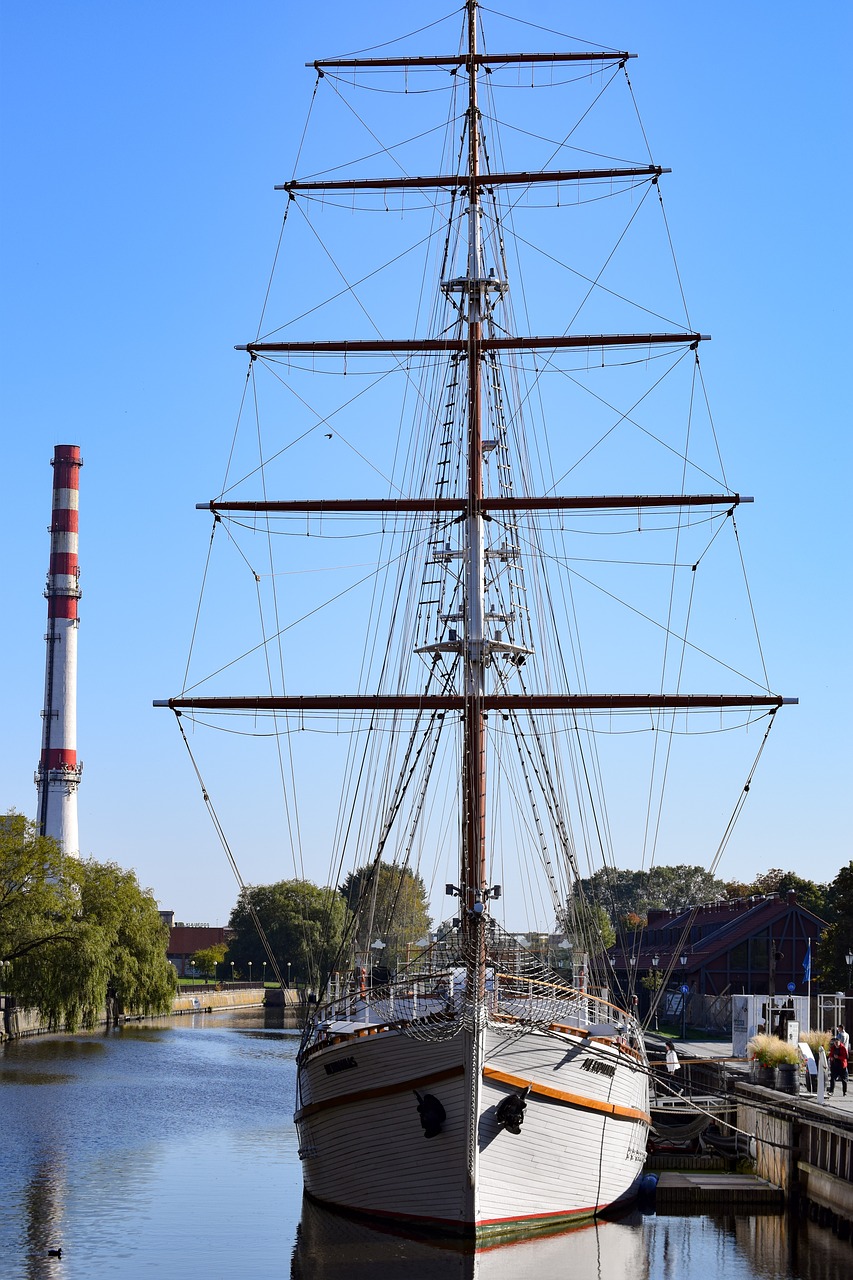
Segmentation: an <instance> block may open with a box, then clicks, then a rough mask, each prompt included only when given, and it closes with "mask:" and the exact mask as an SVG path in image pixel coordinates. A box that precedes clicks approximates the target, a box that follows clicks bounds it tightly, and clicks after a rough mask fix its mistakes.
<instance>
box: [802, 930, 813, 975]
mask: <svg viewBox="0 0 853 1280" xmlns="http://www.w3.org/2000/svg"><path fill="white" fill-rule="evenodd" d="M811 980H812V940H811V938H809V945H808V946H807V947H806V958H805V960H804V961H803V982H811Z"/></svg>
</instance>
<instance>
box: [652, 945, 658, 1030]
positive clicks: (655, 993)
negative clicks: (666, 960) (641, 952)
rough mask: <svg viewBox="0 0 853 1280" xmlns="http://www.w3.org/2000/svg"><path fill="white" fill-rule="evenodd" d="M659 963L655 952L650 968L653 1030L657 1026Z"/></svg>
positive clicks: (656, 1028)
mask: <svg viewBox="0 0 853 1280" xmlns="http://www.w3.org/2000/svg"><path fill="white" fill-rule="evenodd" d="M659 964H660V956H659V955H658V953H657V952H655V954H654V955H653V956H652V969H653V970H654V986H653V987H652V1003H653V1004H654V1007H655V1031H657V1030H659V1028H658V965H659Z"/></svg>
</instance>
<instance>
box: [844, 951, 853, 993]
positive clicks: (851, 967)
mask: <svg viewBox="0 0 853 1280" xmlns="http://www.w3.org/2000/svg"><path fill="white" fill-rule="evenodd" d="M844 959H845V960H846V961H847V990H848V991H849V990H850V987H851V985H853V984H851V975H853V949H851V948H850V947H848V949H847V955H846V956H845V957H844Z"/></svg>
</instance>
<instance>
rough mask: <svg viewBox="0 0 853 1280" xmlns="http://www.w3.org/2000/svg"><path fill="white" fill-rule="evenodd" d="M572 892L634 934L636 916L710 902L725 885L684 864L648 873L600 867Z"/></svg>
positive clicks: (705, 873)
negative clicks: (591, 901) (599, 904)
mask: <svg viewBox="0 0 853 1280" xmlns="http://www.w3.org/2000/svg"><path fill="white" fill-rule="evenodd" d="M575 892H576V894H580V895H581V896H583V897H586V898H590V899H594V900H595V901H597V902H600V903H601V904H602V906H603V907H604V908H605V910H606V911H607V914H608V916H609V917H610V920H611V921H612V923H613V924H614V925H615V924H618V923H620V922H622V923H623V925H624V926H625V927H628V928H629V929H631V930H632V931H633V930H635V929H636V927H637V925H636V923H635V920H636V917H646V918H647V917H648V913H649V911H652V910H664V911H677V910H679V908H681V907H692V906H695V905H696V904H697V903H701V902H713V901H715V900H716V899H717V898H721V897H723V896H724V895H725V892H726V886H725V885H724V884H723V882H722V880H715V879H714V877H713V876H712V875H711V873H710V872H709V871H706V870H705V868H704V867H692V866H687V865H685V864H681V865H680V866H676V867H664V866H656V867H652V868H651V870H649V871H627V870H624V869H617V868H614V867H601V868H600V869H599V870H598V871H596V872H595V874H594V875H592V876H591V877H590V878H589V879H588V880H581V881H580V884H579V885H578V886H576V889H575ZM632 917H633V919H632ZM629 921H630V923H628V922H629Z"/></svg>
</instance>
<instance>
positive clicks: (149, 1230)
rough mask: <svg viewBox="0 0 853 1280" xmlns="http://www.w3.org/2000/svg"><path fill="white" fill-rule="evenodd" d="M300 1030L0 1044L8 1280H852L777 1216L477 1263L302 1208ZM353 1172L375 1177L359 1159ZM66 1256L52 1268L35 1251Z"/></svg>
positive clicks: (848, 1257) (513, 1253)
mask: <svg viewBox="0 0 853 1280" xmlns="http://www.w3.org/2000/svg"><path fill="white" fill-rule="evenodd" d="M297 1045H298V1035H297V1033H296V1031H295V1030H287V1029H284V1030H282V1029H281V1028H280V1027H279V1028H278V1029H275V1028H265V1027H264V1025H263V1019H262V1015H261V1014H260V1013H255V1012H252V1013H248V1014H235V1013H228V1014H222V1015H205V1016H202V1015H199V1016H196V1017H193V1018H180V1019H166V1020H163V1021H162V1022H158V1023H150V1024H145V1025H132V1026H130V1027H125V1028H123V1029H122V1030H120V1031H115V1032H111V1033H109V1034H107V1035H104V1034H98V1035H89V1036H75V1037H62V1038H60V1037H56V1038H47V1037H44V1038H38V1039H32V1040H25V1041H22V1042H20V1043H17V1044H13V1045H7V1046H5V1047H0V1276H2V1277H3V1280H43V1278H46V1277H49V1278H50V1280H72V1278H74V1280H77V1278H79V1280H83V1278H84V1277H85V1278H86V1280H101V1278H102V1277H121V1278H122V1280H137V1278H138V1277H145V1276H147V1275H156V1276H157V1277H162V1278H163V1280H170V1278H171V1277H175V1280H178V1278H180V1280H188V1278H189V1280H195V1278H196V1277H197V1278H198V1280H220V1277H221V1278H222V1280H235V1277H250V1280H272V1278H274V1277H281V1278H282V1280H287V1278H288V1277H296V1278H298V1280H326V1278H327V1277H329V1278H331V1277H336V1278H341V1280H344V1278H345V1280H367V1278H368V1277H370V1280H457V1278H458V1280H462V1277H470V1276H477V1277H482V1278H483V1280H509V1278H510V1277H528V1276H534V1277H535V1280H552V1278H553V1280H557V1277H560V1278H563V1277H565V1278H568V1277H572V1278H573V1280H598V1277H602V1278H604V1280H669V1278H670V1277H671V1278H672V1280H676V1278H677V1280H689V1278H690V1277H693V1276H697V1277H701V1280H751V1278H753V1277H762V1278H763V1277H768V1280H770V1278H772V1280H842V1277H843V1278H844V1280H847V1278H848V1277H849V1276H850V1275H851V1274H853V1248H851V1246H850V1245H848V1244H843V1243H841V1242H839V1241H838V1240H836V1239H835V1237H833V1236H832V1235H831V1234H830V1233H829V1232H826V1231H821V1230H819V1229H818V1228H815V1227H811V1226H809V1227H800V1228H799V1229H798V1230H794V1228H793V1227H792V1225H791V1224H790V1222H788V1221H787V1220H786V1219H785V1218H782V1217H779V1216H774V1215H768V1216H760V1217H746V1216H744V1217H736V1216H734V1215H718V1216H715V1217H713V1218H712V1217H699V1218H696V1217H693V1218H681V1217H664V1216H661V1217H645V1218H644V1217H641V1216H640V1215H639V1214H634V1215H632V1216H630V1217H629V1218H626V1219H625V1220H623V1221H620V1222H617V1223H605V1224H600V1225H597V1226H592V1227H586V1228H582V1229H578V1230H575V1231H573V1232H570V1233H566V1234H564V1235H560V1236H554V1237H551V1238H549V1239H545V1240H538V1241H532V1242H530V1243H527V1244H520V1245H512V1246H505V1247H501V1248H495V1249H491V1250H488V1251H485V1252H482V1253H480V1254H478V1255H477V1256H476V1258H474V1257H472V1256H471V1255H470V1254H467V1253H465V1252H463V1251H461V1250H460V1249H458V1248H454V1247H452V1246H449V1245H448V1246H442V1245H438V1244H436V1243H435V1242H431V1241H421V1240H417V1239H406V1238H404V1237H400V1236H397V1235H394V1234H392V1233H388V1232H382V1231H378V1230H375V1229H373V1228H371V1227H367V1226H365V1225H364V1224H362V1223H359V1222H350V1221H348V1220H346V1219H343V1218H341V1217H339V1216H337V1215H334V1214H331V1213H327V1212H324V1211H322V1210H320V1209H317V1208H316V1207H313V1206H310V1205H306V1206H305V1207H304V1209H303V1204H302V1196H301V1176H300V1168H299V1159H298V1157H297V1153H296V1138H295V1133H294V1129H293V1125H292V1122H291V1118H290V1117H291V1113H292V1110H293V1092H294V1072H295V1068H294V1059H295V1054H296V1049H297ZM364 1176H365V1177H366V1178H369V1177H370V1158H369V1153H366V1154H365V1166H364ZM59 1247H61V1248H62V1258H61V1260H58V1259H55V1258H50V1257H48V1250H49V1249H52V1248H59Z"/></svg>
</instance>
